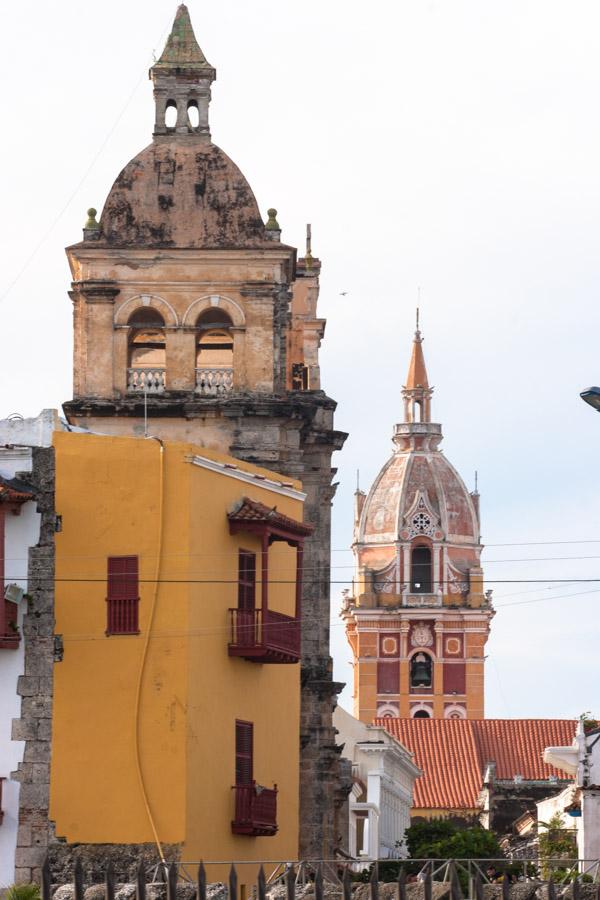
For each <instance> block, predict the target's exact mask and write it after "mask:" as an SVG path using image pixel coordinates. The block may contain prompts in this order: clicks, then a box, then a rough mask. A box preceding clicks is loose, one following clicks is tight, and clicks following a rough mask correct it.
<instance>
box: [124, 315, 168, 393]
mask: <svg viewBox="0 0 600 900" xmlns="http://www.w3.org/2000/svg"><path fill="white" fill-rule="evenodd" d="M127 324H128V325H129V327H130V333H129V348H128V357H129V358H128V369H127V389H128V390H129V391H143V392H145V393H148V394H162V393H163V391H164V389H165V369H166V347H165V320H164V319H163V317H162V316H161V314H160V313H159V312H158V311H157V310H156V309H153V308H152V307H151V306H146V307H142V309H137V310H136V311H135V312H134V313H133V314H132V315H131V316H130V317H129V322H128V323H127Z"/></svg>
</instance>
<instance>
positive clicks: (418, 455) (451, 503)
mask: <svg viewBox="0 0 600 900" xmlns="http://www.w3.org/2000/svg"><path fill="white" fill-rule="evenodd" d="M419 534H423V535H426V536H427V537H430V538H431V539H432V540H434V541H442V540H449V541H456V542H458V543H462V542H465V543H469V544H471V543H473V544H477V543H479V523H478V519H477V511H476V509H475V504H474V502H473V498H472V496H471V494H470V493H469V491H468V490H467V487H466V486H465V484H464V482H463V480H462V479H461V477H460V475H459V474H458V472H457V471H456V470H455V469H454V467H453V466H452V465H451V464H450V463H449V462H448V460H447V459H446V457H445V456H444V455H443V453H441V452H440V451H439V450H412V449H408V450H402V449H398V450H396V452H395V453H394V455H393V456H392V458H391V459H390V460H388V462H387V463H386V464H385V466H384V467H383V469H382V470H381V472H380V473H379V475H378V476H377V478H376V479H375V482H374V484H373V486H372V487H371V490H370V491H369V494H368V496H367V497H366V499H365V502H364V506H363V509H362V514H361V517H360V525H359V533H358V541H359V542H360V543H365V544H387V543H391V542H396V541H398V540H400V541H409V540H411V539H412V538H414V537H416V536H417V535H419Z"/></svg>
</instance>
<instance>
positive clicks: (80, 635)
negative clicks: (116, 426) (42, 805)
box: [50, 432, 310, 877]
mask: <svg viewBox="0 0 600 900" xmlns="http://www.w3.org/2000/svg"><path fill="white" fill-rule="evenodd" d="M54 446H55V452H56V509H57V512H58V513H59V514H60V516H61V518H62V530H61V532H60V533H59V534H57V535H56V633H57V634H60V635H62V641H63V645H64V656H63V659H62V661H60V662H59V663H57V664H56V665H55V675H54V679H55V680H54V703H53V720H52V735H53V738H52V741H53V742H52V761H51V787H50V818H51V819H52V820H53V821H54V822H55V829H56V835H57V836H58V837H59V838H64V839H66V841H67V842H68V843H69V844H74V843H83V844H113V845H114V844H126V845H127V844H132V845H133V844H156V845H157V856H158V855H159V854H160V853H163V854H164V855H165V856H167V857H168V858H174V857H175V858H179V859H181V860H185V861H189V862H195V861H198V860H200V859H204V860H225V859H235V860H246V859H247V860H256V859H266V858H268V859H286V858H290V859H293V858H295V857H296V855H297V850H298V818H299V798H298V793H299V741H298V735H299V730H300V722H299V716H300V667H299V665H298V664H297V663H298V660H299V655H300V653H299V641H300V634H299V623H300V610H299V607H298V606H297V604H298V602H299V596H300V593H299V588H298V583H297V577H296V576H297V572H298V570H299V569H298V567H299V565H300V566H301V560H302V544H303V540H304V537H305V536H307V535H308V534H309V533H310V528H309V527H307V526H304V525H302V508H303V498H304V495H303V494H302V492H301V486H300V484H299V483H298V482H293V481H290V480H289V479H283V478H280V477H279V476H277V475H274V474H273V473H271V472H268V471H267V470H264V469H259V468H258V467H255V466H252V465H250V464H247V463H243V462H240V461H239V460H234V459H232V458H230V457H227V456H225V455H222V454H218V453H215V452H212V451H208V450H205V449H201V448H198V447H196V446H194V445H191V444H186V443H177V442H161V441H158V440H156V439H144V438H130V437H115V436H99V435H93V434H81V433H58V432H57V433H56V434H55V437H54ZM275 507H276V509H275ZM240 740H241V742H242V745H240ZM275 786H276V788H275ZM275 808H276V812H274V809H275ZM174 845H175V846H174ZM222 875H223V872H222V871H217V870H214V871H209V876H210V877H213V876H214V877H221V876H222Z"/></svg>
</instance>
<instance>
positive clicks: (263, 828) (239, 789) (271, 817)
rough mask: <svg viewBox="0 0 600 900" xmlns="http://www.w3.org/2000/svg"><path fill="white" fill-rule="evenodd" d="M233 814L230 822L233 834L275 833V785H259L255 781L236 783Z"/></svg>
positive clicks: (256, 834) (258, 834)
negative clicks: (271, 786)
mask: <svg viewBox="0 0 600 900" xmlns="http://www.w3.org/2000/svg"><path fill="white" fill-rule="evenodd" d="M233 791H234V794H235V815H234V819H233V821H232V823H231V830H232V831H233V833H234V834H250V835H254V836H256V837H260V836H262V837H267V836H268V835H272V834H276V833H277V785H274V787H273V788H266V787H261V785H259V784H257V783H256V782H255V781H252V782H251V783H250V784H236V785H235V787H234V788H233Z"/></svg>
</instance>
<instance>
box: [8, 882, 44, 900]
mask: <svg viewBox="0 0 600 900" xmlns="http://www.w3.org/2000/svg"><path fill="white" fill-rule="evenodd" d="M6 900H40V889H39V886H38V885H37V884H11V886H10V887H9V888H7V889H6Z"/></svg>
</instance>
